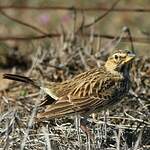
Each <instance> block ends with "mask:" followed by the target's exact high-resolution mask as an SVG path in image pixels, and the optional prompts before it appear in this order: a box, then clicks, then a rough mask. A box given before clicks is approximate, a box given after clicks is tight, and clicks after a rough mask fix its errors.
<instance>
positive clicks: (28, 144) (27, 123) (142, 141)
mask: <svg viewBox="0 0 150 150" xmlns="http://www.w3.org/2000/svg"><path fill="white" fill-rule="evenodd" d="M51 42H52V43H53V44H54V43H55V42H56V41H51ZM93 42H95V39H94V38H93V39H92V40H91V41H90V42H89V39H86V38H80V37H74V38H68V39H67V40H65V38H63V40H62V39H58V40H57V45H53V44H51V46H49V47H47V48H44V47H39V48H37V51H36V52H35V53H34V54H32V59H31V62H32V63H31V65H30V67H29V68H28V69H27V70H26V71H24V72H23V71H22V69H21V67H20V68H19V69H13V70H12V72H13V73H18V74H24V75H26V76H30V77H32V78H34V79H36V80H37V81H38V82H39V84H45V85H46V84H48V81H49V80H50V81H54V82H60V81H62V80H65V79H67V78H71V77H72V76H74V75H76V74H78V73H80V72H83V71H84V70H88V69H90V68H93V67H96V66H97V67H99V66H101V65H102V64H103V61H104V60H105V59H106V57H107V56H108V55H109V53H111V51H113V49H114V48H113V47H114V45H116V43H117V42H118V41H116V42H113V43H111V47H112V49H109V51H108V50H107V51H106V50H104V49H100V48H99V47H98V48H97V51H94V50H96V49H94V48H93V46H92V43H93ZM99 50H100V51H99ZM149 74H150V58H149V57H137V58H136V60H135V62H134V64H133V65H132V73H131V75H132V89H131V90H130V94H129V95H128V97H126V98H125V99H124V100H123V101H122V102H121V104H118V105H117V106H115V107H114V108H113V109H112V110H109V111H107V112H105V113H104V112H101V113H100V114H97V116H96V118H97V122H96V123H93V120H92V118H89V119H88V121H89V123H88V126H89V127H90V128H91V131H92V132H93V133H94V135H95V140H94V141H90V140H89V139H88V138H87V137H86V135H85V134H84V133H83V132H82V131H80V130H79V129H78V128H77V127H76V123H75V122H74V120H75V118H76V117H68V116H66V117H64V118H61V119H55V120H50V121H48V120H45V121H42V122H41V123H40V124H39V123H38V124H37V123H35V122H34V116H35V115H36V112H37V111H40V110H37V107H36V104H37V103H38V101H39V100H40V99H41V98H42V97H43V94H42V93H40V91H37V90H35V89H34V88H33V87H30V86H27V85H24V84H20V83H16V82H10V83H9V84H8V86H7V87H6V86H5V88H4V89H3V90H1V102H0V108H1V109H0V110H1V116H0V122H1V124H0V137H1V138H0V145H1V148H3V149H79V148H80V149H90V148H91V149H118V150H119V149H149V145H150V139H149V137H150V120H149V116H150V114H149V109H150V107H149V99H150V78H149ZM78 130H79V131H78Z"/></svg>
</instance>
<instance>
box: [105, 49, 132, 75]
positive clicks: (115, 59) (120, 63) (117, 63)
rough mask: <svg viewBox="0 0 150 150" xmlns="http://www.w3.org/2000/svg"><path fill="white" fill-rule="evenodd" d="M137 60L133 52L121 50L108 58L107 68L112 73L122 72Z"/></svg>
mask: <svg viewBox="0 0 150 150" xmlns="http://www.w3.org/2000/svg"><path fill="white" fill-rule="evenodd" d="M134 58H135V54H133V53H132V52H131V51H125V50H124V51H123V50H119V51H117V52H115V53H114V54H112V55H111V56H109V57H108V59H107V61H106V63H105V68H106V70H107V71H110V72H111V73H115V72H120V73H121V72H122V71H123V68H125V67H126V66H128V64H129V63H130V62H131V61H132V60H133V59H134Z"/></svg>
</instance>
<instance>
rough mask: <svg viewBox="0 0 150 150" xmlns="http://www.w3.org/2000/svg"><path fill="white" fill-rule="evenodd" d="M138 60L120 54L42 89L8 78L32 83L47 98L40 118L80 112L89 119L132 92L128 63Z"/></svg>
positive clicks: (16, 76) (13, 77) (9, 76)
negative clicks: (96, 66) (103, 63)
mask: <svg viewBox="0 0 150 150" xmlns="http://www.w3.org/2000/svg"><path fill="white" fill-rule="evenodd" d="M134 57H135V55H134V54H131V53H129V52H127V51H118V52H116V53H114V54H113V55H112V56H110V57H109V58H108V60H107V61H106V63H105V65H104V66H102V67H101V68H96V69H92V70H90V71H87V72H84V73H81V74H79V75H77V76H75V77H74V78H72V79H70V80H66V81H64V82H61V83H50V84H49V86H48V87H40V86H38V85H37V84H36V83H35V82H34V81H33V80H31V79H29V78H27V77H23V76H18V75H12V74H4V78H5V79H11V80H17V81H21V82H26V83H29V84H32V85H33V86H35V87H38V88H40V89H41V90H43V91H44V92H45V93H46V94H47V96H46V98H45V101H44V102H43V103H42V104H41V106H43V105H46V109H45V111H44V112H43V113H39V114H38V115H37V117H38V118H40V119H41V118H56V117H61V116H63V115H69V114H73V113H79V114H80V115H82V116H87V115H89V114H91V113H93V112H99V111H101V110H102V109H106V108H108V107H109V106H112V105H113V104H115V103H117V102H119V101H120V100H121V99H122V98H123V97H124V96H125V94H126V93H127V92H128V90H129V85H130V80H129V67H128V65H129V63H130V62H131V60H132V59H133V58H134Z"/></svg>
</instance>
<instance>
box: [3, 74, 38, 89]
mask: <svg viewBox="0 0 150 150" xmlns="http://www.w3.org/2000/svg"><path fill="white" fill-rule="evenodd" d="M3 78H4V79H9V80H14V81H19V82H24V83H28V84H31V85H33V86H35V87H37V88H40V86H38V85H37V84H36V83H35V82H34V81H33V80H32V79H30V78H28V77H25V76H21V75H16V74H4V75H3Z"/></svg>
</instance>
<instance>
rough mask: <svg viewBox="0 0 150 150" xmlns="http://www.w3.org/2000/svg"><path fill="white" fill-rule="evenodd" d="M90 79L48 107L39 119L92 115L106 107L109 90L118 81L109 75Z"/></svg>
mask: <svg viewBox="0 0 150 150" xmlns="http://www.w3.org/2000/svg"><path fill="white" fill-rule="evenodd" d="M88 79H89V80H88ZM88 79H84V80H82V81H81V82H79V83H78V84H76V86H74V88H72V87H71V90H70V91H69V93H68V94H67V95H65V96H62V97H59V98H58V99H57V101H55V103H53V104H51V105H48V106H47V108H46V109H45V110H44V112H43V113H39V115H38V118H45V117H48V118H55V117H61V116H63V115H68V114H72V113H79V114H81V115H84V114H90V113H91V112H93V111H94V110H95V109H96V108H97V107H98V106H101V107H103V106H105V104H106V103H107V101H106V100H107V99H108V98H107V97H109V95H111V93H110V90H108V89H109V88H111V87H113V86H114V85H115V81H116V79H115V78H112V77H110V76H108V75H106V76H105V75H103V76H102V75H101V76H97V77H95V78H93V77H91V79H90V78H89V76H88ZM76 82H78V81H76ZM72 84H73V83H72ZM74 85H75V84H74Z"/></svg>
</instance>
